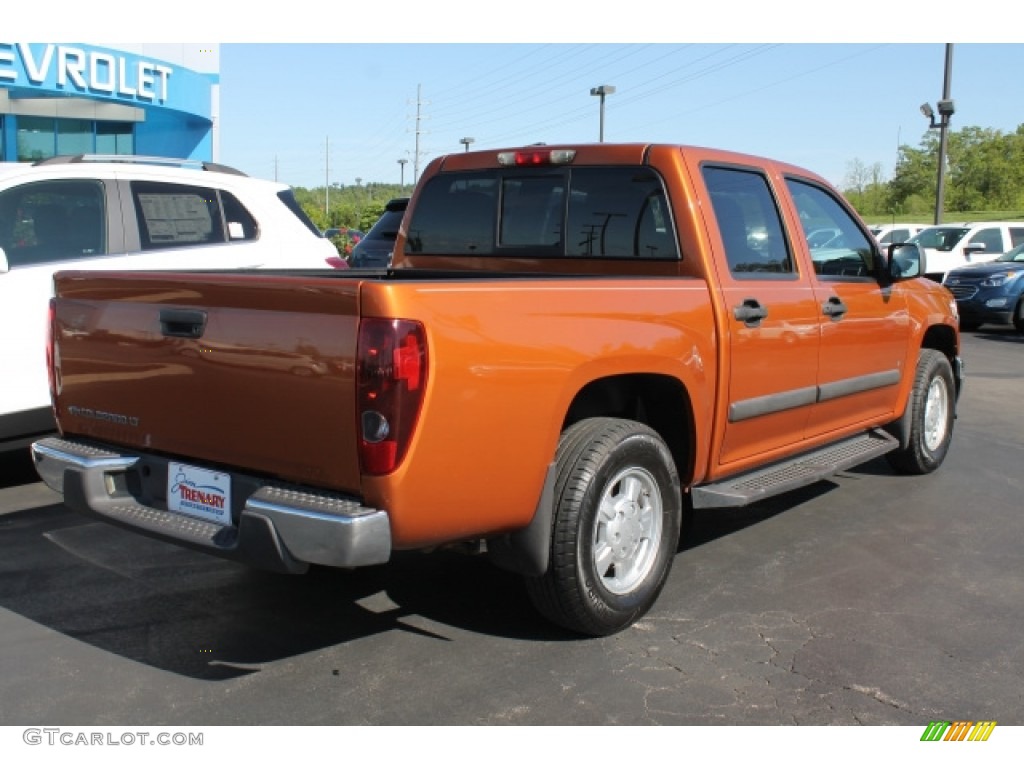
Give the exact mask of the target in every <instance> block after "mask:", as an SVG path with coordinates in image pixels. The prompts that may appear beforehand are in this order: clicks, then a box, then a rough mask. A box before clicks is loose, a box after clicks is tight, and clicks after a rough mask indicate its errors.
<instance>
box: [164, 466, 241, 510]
mask: <svg viewBox="0 0 1024 768" xmlns="http://www.w3.org/2000/svg"><path fill="white" fill-rule="evenodd" d="M167 508H168V509H170V510H171V511H172V512H180V513H182V514H184V515H191V516H192V517H198V518H201V519H203V520H209V521H211V522H214V523H219V524H221V525H231V475H229V474H227V473H225V472H213V471H211V470H209V469H201V468H200V467H190V466H189V465H188V464H179V463H178V462H176V461H172V462H171V463H170V464H168V465H167Z"/></svg>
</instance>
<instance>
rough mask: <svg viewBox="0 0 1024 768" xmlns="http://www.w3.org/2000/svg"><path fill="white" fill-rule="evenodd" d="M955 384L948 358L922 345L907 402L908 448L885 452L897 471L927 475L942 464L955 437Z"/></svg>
mask: <svg viewBox="0 0 1024 768" xmlns="http://www.w3.org/2000/svg"><path fill="white" fill-rule="evenodd" d="M955 386H956V385H955V384H954V382H953V368H952V366H951V365H950V363H949V359H948V358H947V357H946V356H945V355H944V354H942V353H941V352H939V351H937V350H934V349H922V350H921V352H920V354H919V355H918V358H917V371H916V372H915V374H914V386H913V389H911V391H910V400H909V401H908V402H907V408H909V409H911V411H910V439H909V441H908V443H907V447H906V448H900V449H898V450H895V451H892V452H890V453H888V454H886V458H887V459H888V460H889V465H890V466H891V467H892V468H893V469H895V470H896V471H897V472H900V473H902V474H905V475H925V474H928V473H929V472H934V471H935V470H936V469H938V468H939V466H940V465H941V464H942V461H943V459H945V458H946V452H947V451H948V450H949V442H950V440H951V439H952V437H953V420H954V412H955V404H956V389H955Z"/></svg>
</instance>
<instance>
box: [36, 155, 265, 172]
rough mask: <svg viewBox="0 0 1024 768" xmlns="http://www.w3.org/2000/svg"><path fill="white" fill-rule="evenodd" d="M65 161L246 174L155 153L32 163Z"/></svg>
mask: <svg viewBox="0 0 1024 768" xmlns="http://www.w3.org/2000/svg"><path fill="white" fill-rule="evenodd" d="M65 163H140V164H148V165H168V166H175V167H177V168H198V169H200V170H203V171H214V172H217V173H230V174H234V175H235V176H247V175H248V174H245V173H243V172H242V171H240V170H238V169H237V168H232V167H231V166H230V165H221V164H220V163H209V162H206V161H205V160H189V159H186V158H180V157H158V156H156V155H94V154H89V155H57V156H55V157H48V158H46V159H45V160H36V161H35V162H34V163H32V165H63V164H65Z"/></svg>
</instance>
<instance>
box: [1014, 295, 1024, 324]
mask: <svg viewBox="0 0 1024 768" xmlns="http://www.w3.org/2000/svg"><path fill="white" fill-rule="evenodd" d="M1013 327H1014V328H1016V329H1017V333H1024V298H1021V300H1020V301H1018V302H1017V308H1016V309H1014V310H1013Z"/></svg>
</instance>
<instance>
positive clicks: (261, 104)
mask: <svg viewBox="0 0 1024 768" xmlns="http://www.w3.org/2000/svg"><path fill="white" fill-rule="evenodd" d="M220 57H221V58H220V62H221V89H222V90H221V160H222V162H225V163H227V164H229V165H235V166H236V167H239V168H241V169H242V170H244V171H246V172H247V173H249V174H251V175H256V176H264V177H270V178H273V177H275V176H276V177H277V178H279V179H280V180H282V181H285V182H287V183H289V184H293V185H296V186H307V187H310V186H322V185H323V184H324V183H325V181H328V180H329V181H330V182H331V183H335V182H337V183H340V184H343V185H351V184H355V183H356V181H355V180H356V179H357V178H360V179H362V182H363V183H366V182H369V181H377V182H391V183H397V182H398V181H399V179H400V174H401V168H400V166H399V163H398V160H399V159H400V158H404V159H407V160H408V161H409V162H408V163H407V164H406V165H405V181H406V182H407V183H411V181H412V178H413V170H414V159H415V147H416V126H417V122H416V119H415V116H416V114H417V93H419V113H420V118H421V119H420V121H419V131H420V133H419V159H420V163H419V165H420V169H422V168H423V167H425V165H426V162H427V161H429V160H430V159H431V158H433V157H435V156H437V155H439V154H444V153H448V152H460V151H463V149H464V147H463V145H461V144H460V142H459V140H460V139H461V138H463V137H467V136H468V137H472V138H474V139H475V141H474V143H473V144H472V149H486V148H498V147H505V146H511V145H518V144H528V143H533V142H545V143H549V144H554V143H571V142H583V141H596V140H597V138H598V130H599V99H598V98H596V97H593V96H591V95H590V89H591V88H592V87H594V86H597V85H601V84H609V85H614V86H615V88H616V92H615V93H614V94H612V95H609V96H608V97H607V99H606V102H605V140H606V141H658V142H670V143H687V144H700V145H710V146H718V147H722V148H727V149H735V150H739V151H744V152H751V153H755V154H764V155H768V156H772V157H777V158H779V159H783V160H786V161H789V162H792V163H796V164H797V165H803V166H805V167H808V168H810V169H812V170H814V171H817V172H818V173H821V174H822V175H824V176H825V177H826V178H828V179H829V180H830V181H832V182H834V183H836V184H842V182H843V180H844V178H845V177H846V176H847V174H848V171H849V168H850V163H851V162H852V161H854V160H860V161H861V162H863V163H865V164H867V165H873V164H874V163H879V164H880V165H881V167H882V170H883V173H884V174H885V175H886V176H887V177H888V176H889V175H891V173H892V171H893V167H894V165H895V162H896V157H897V147H898V145H899V144H901V143H902V144H909V145H910V146H914V147H916V146H918V145H919V144H920V142H921V140H922V137H923V136H924V135H925V133H926V131H927V130H928V121H927V120H926V118H925V117H923V116H922V114H921V112H920V111H919V106H920V105H921V104H922V103H923V102H926V101H927V102H931V103H932V104H934V103H935V102H936V101H937V100H938V99H940V98H941V97H942V89H943V76H944V66H945V44H944V43H941V42H918V43H912V44H900V43H860V44H843V43H827V44H814V43H759V42H746V43H728V42H714V43H691V44H678V43H677V44H670V43H629V44H625V43H604V44H596V43H587V42H573V43H529V44H511V43H487V44H474V43H469V42H456V43H432V44H410V43H384V44H377V43H373V44H368V43H338V44H323V43H305V44H252V43H227V44H222V45H221V49H220ZM1022 73H1024V45H1022V44H999V43H955V44H954V47H953V66H952V78H951V95H952V98H953V99H954V101H955V103H956V114H955V115H954V116H953V118H952V123H951V125H952V127H953V129H960V128H963V127H965V126H968V125H972V126H981V127H984V128H993V129H997V130H1001V131H1004V132H1012V131H1014V130H1016V128H1017V126H1018V125H1020V124H1022V123H1024V77H1021V74H1022Z"/></svg>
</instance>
